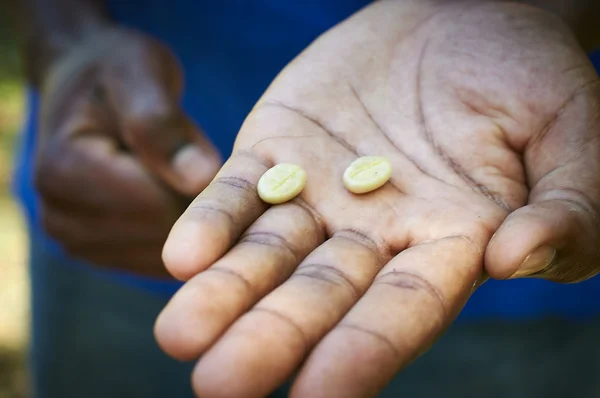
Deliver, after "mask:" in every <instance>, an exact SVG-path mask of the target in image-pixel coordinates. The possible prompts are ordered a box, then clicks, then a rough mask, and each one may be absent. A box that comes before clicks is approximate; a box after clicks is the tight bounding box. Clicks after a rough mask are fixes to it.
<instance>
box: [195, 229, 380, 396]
mask: <svg viewBox="0 0 600 398" xmlns="http://www.w3.org/2000/svg"><path fill="white" fill-rule="evenodd" d="M382 263H383V260H382V254H381V250H380V248H378V247H377V246H376V245H375V244H374V242H372V241H370V240H369V239H367V238H365V237H363V236H362V235H358V234H356V233H350V232H340V233H338V234H336V235H334V236H333V237H332V238H331V239H330V240H328V241H327V242H326V243H325V244H323V245H321V246H320V247H319V248H318V249H317V250H316V251H314V252H313V253H311V254H310V255H309V256H308V257H307V258H306V259H305V260H304V261H303V262H302V264H301V265H300V266H299V267H298V268H297V269H296V271H295V272H294V273H293V274H292V276H291V277H290V279H288V280H287V281H286V282H285V283H284V284H283V285H281V286H280V287H279V288H277V289H276V290H275V291H273V292H272V293H271V294H269V295H268V296H266V297H265V298H264V299H262V300H261V301H260V302H259V303H258V304H257V305H256V306H255V307H253V308H252V310H251V311H250V312H248V313H247V314H246V315H244V316H243V317H242V318H240V320H239V321H237V322H236V323H235V324H234V325H233V326H232V327H231V328H230V329H229V330H228V331H227V333H226V334H225V335H224V337H222V338H221V339H220V340H219V341H218V342H217V343H216V344H215V345H214V346H213V347H212V348H211V349H210V350H209V351H208V352H207V353H206V354H205V355H204V356H203V357H202V359H201V360H200V362H199V363H198V365H197V366H196V368H195V370H194V374H193V384H194V388H195V391H196V393H197V394H198V396H207V397H210V396H217V395H218V396H227V397H239V396H245V397H264V396H267V395H268V394H269V393H270V392H271V391H273V390H274V389H276V388H277V386H278V385H280V384H281V383H283V382H284V381H285V380H286V379H287V378H288V377H289V376H290V375H291V374H292V372H293V371H294V369H296V368H297V367H298V366H299V364H300V363H301V361H302V360H303V359H304V357H305V356H306V355H307V353H308V350H310V349H311V348H312V347H313V346H314V344H315V343H316V342H317V341H318V340H319V339H320V338H321V337H322V336H323V335H325V333H327V332H328V331H329V330H330V329H331V328H332V327H333V326H334V325H335V324H336V323H337V322H338V321H339V320H340V319H341V318H342V317H343V316H344V314H345V313H346V312H347V311H348V310H349V309H350V308H351V306H352V305H353V304H354V303H355V302H356V301H357V300H358V299H359V298H360V296H361V295H362V294H363V293H364V292H365V290H366V289H367V288H368V286H369V285H370V283H371V282H372V280H373V278H374V277H375V275H376V274H377V272H378V271H379V270H380V269H381V266H382Z"/></svg>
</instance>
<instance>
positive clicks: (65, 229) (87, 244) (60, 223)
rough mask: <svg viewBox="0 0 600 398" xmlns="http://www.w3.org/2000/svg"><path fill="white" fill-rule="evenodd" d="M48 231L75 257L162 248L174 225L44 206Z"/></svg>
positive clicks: (153, 220)
mask: <svg viewBox="0 0 600 398" xmlns="http://www.w3.org/2000/svg"><path fill="white" fill-rule="evenodd" d="M40 213H41V217H42V224H43V226H44V229H45V230H46V231H47V232H48V233H49V235H50V236H52V237H53V238H55V239H57V240H58V241H60V242H61V243H62V244H63V245H64V246H65V247H66V248H67V250H69V252H71V253H80V252H85V251H89V249H90V248H98V247H101V248H107V249H108V248H114V247H116V246H125V245H143V244H150V243H156V242H159V245H160V246H161V247H162V244H163V243H164V241H165V239H166V237H167V234H168V232H169V228H170V223H169V222H167V220H164V221H160V220H157V219H156V218H151V219H150V218H148V217H146V219H141V218H128V217H127V216H126V215H125V216H123V215H122V214H107V215H104V214H93V213H91V214H90V213H89V212H84V211H83V212H82V211H73V210H70V209H68V208H63V207H60V208H57V207H54V206H53V205H52V204H48V203H46V202H44V201H42V203H41V204H40Z"/></svg>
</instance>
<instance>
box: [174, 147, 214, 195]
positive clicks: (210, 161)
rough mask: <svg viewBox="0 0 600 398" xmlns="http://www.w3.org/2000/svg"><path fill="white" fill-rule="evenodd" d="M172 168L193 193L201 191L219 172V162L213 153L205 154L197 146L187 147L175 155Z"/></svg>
mask: <svg viewBox="0 0 600 398" xmlns="http://www.w3.org/2000/svg"><path fill="white" fill-rule="evenodd" d="M173 168H174V169H175V172H177V174H179V175H180V176H181V178H182V179H183V182H184V184H185V185H186V187H187V188H188V189H190V190H191V191H194V190H199V189H203V188H204V186H205V185H207V184H208V183H209V182H210V181H211V180H212V179H213V177H214V176H215V174H216V173H217V171H218V170H219V162H218V160H217V159H216V157H215V155H214V154H213V153H205V152H204V151H202V149H200V148H198V147H197V146H194V145H188V146H186V147H184V148H182V149H180V150H179V151H178V152H177V154H176V155H175V158H174V159H173ZM191 193H195V194H198V193H200V192H191Z"/></svg>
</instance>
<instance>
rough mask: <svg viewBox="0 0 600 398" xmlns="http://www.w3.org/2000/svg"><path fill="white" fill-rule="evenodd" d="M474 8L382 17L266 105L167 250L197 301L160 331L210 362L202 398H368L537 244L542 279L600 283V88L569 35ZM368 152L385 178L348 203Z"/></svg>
mask: <svg viewBox="0 0 600 398" xmlns="http://www.w3.org/2000/svg"><path fill="white" fill-rule="evenodd" d="M477 3H478V4H473V3H463V2H455V3H449V2H444V1H440V2H434V1H416V0H415V1H381V2H377V3H375V4H373V5H372V6H370V7H368V8H366V9H365V10H363V11H361V12H360V13H358V14H356V15H355V16H353V17H352V18H350V19H349V20H347V21H345V22H343V23H341V24H340V25H338V26H337V27H335V28H334V29H333V30H331V31H329V32H327V33H326V34H324V35H323V36H322V37H321V38H319V39H318V40H317V41H316V42H315V43H313V45H311V46H310V47H309V48H308V49H307V50H306V51H304V52H303V53H302V54H300V55H299V56H298V57H297V58H296V59H295V60H294V61H293V62H292V63H290V65H288V66H287V67H286V68H285V69H284V70H283V71H282V73H281V74H280V75H279V76H278V77H277V78H276V79H275V80H274V82H273V83H272V85H271V86H270V87H269V89H268V90H267V91H266V93H265V94H264V96H263V97H262V98H261V100H260V101H259V102H258V103H257V105H256V107H255V108H254V109H253V111H252V112H251V113H250V115H249V116H248V118H247V120H246V121H245V123H244V125H243V127H242V129H241V131H240V133H239V136H238V139H237V141H236V145H235V150H234V154H233V155H232V157H231V158H230V159H229V160H228V161H227V162H226V163H225V165H224V166H223V168H222V169H221V170H220V172H219V174H218V175H217V178H216V179H215V180H214V181H213V182H212V183H211V184H210V185H209V186H208V188H207V189H206V190H204V191H203V192H202V194H200V195H199V196H198V197H197V198H196V199H195V201H194V202H193V203H192V205H191V206H190V207H189V208H188V209H187V211H186V212H185V213H184V214H183V216H182V217H181V218H180V219H179V220H178V221H177V223H176V224H175V226H174V228H173V229H172V231H171V234H170V236H169V239H168V240H167V243H166V245H165V248H164V251H163V258H164V260H165V264H166V266H167V268H168V269H169V271H170V272H171V273H172V274H173V275H174V276H176V277H177V278H180V279H182V280H187V283H186V284H185V285H184V286H183V287H182V288H181V289H180V291H179V292H178V293H177V294H176V295H175V296H174V298H173V299H172V300H171V302H170V303H169V304H168V305H167V307H166V308H165V310H164V311H163V313H162V314H161V315H160V317H159V318H158V320H157V323H156V328H155V333H156V337H157V340H158V342H159V344H160V345H161V347H162V348H163V349H164V350H165V351H166V352H167V353H169V354H170V355H172V356H173V357H175V358H178V359H182V360H183V359H186V360H190V359H197V358H200V357H201V359H200V360H199V361H198V364H197V366H196V369H195V371H194V373H193V375H192V383H193V386H194V389H195V391H196V393H197V394H198V395H199V396H201V397H241V396H243V397H263V396H265V395H266V394H268V393H269V392H270V391H272V390H274V389H275V388H276V387H277V386H278V385H280V384H281V383H283V382H284V381H285V380H286V379H287V378H289V377H291V376H292V374H296V380H295V383H294V386H293V389H292V393H291V396H292V397H307V396H310V397H368V396H375V395H376V394H377V392H378V391H380V389H381V388H383V387H384V386H385V384H386V383H387V382H388V381H389V380H390V378H392V377H393V376H394V374H396V373H397V372H398V371H400V370H401V369H402V368H403V367H404V366H406V365H407V364H408V363H410V362H411V361H412V360H414V359H415V358H416V357H418V356H419V355H420V354H422V353H423V352H425V351H426V350H427V349H428V348H429V347H430V346H431V344H433V342H434V341H435V339H436V338H437V337H438V336H439V335H440V334H441V333H443V331H444V330H445V328H446V327H447V326H448V325H449V324H450V323H451V322H452V321H453V320H454V318H455V317H456V315H457V314H458V312H459V311H460V309H461V308H462V307H463V305H464V303H465V302H466V301H467V300H468V298H469V296H470V295H471V293H472V291H473V290H474V288H476V286H478V285H479V284H481V283H482V282H483V281H484V280H485V279H486V274H489V275H491V276H492V277H494V278H499V279H504V278H509V277H511V275H513V274H515V272H517V271H519V270H520V271H523V269H522V268H521V266H520V264H521V263H522V262H523V261H524V260H525V259H526V258H527V257H528V256H530V255H532V253H534V252H536V250H537V249H538V248H540V247H542V248H543V249H542V250H541V253H542V254H541V255H540V254H539V253H540V252H537V253H536V254H535V255H532V256H531V257H529V259H534V260H535V264H532V263H531V261H529V264H528V267H529V269H528V271H527V275H531V273H536V276H537V277H542V278H547V279H550V280H554V281H558V282H563V283H566V282H575V281H579V280H583V279H586V278H589V277H591V276H593V275H595V274H596V273H597V272H598V264H599V261H598V260H599V259H600V256H599V253H598V245H597V242H598V237H599V227H598V221H597V220H598V210H599V208H600V207H599V206H600V203H599V201H600V181H599V178H598V176H600V164H599V162H598V159H599V158H600V141H599V138H600V126H599V124H598V121H599V105H598V104H599V103H600V85H599V84H598V76H597V75H596V73H595V71H594V70H593V67H592V65H591V64H590V62H589V60H588V59H587V57H586V54H585V52H584V51H583V50H582V49H581V47H580V45H579V44H578V43H577V41H576V39H575V37H574V36H573V35H572V34H571V33H570V31H569V30H568V28H567V27H566V25H564V24H563V23H562V22H561V21H560V20H559V19H558V18H556V17H554V16H552V15H550V14H546V13H545V12H542V11H540V10H538V9H535V8H532V7H529V6H524V5H520V4H516V3H498V2H494V3H490V4H488V3H482V2H477ZM372 154H377V155H381V156H385V157H386V158H387V159H389V160H390V162H391V163H392V165H393V174H392V177H391V180H390V181H389V182H388V183H387V184H386V185H385V186H383V187H382V188H381V189H378V190H377V191H374V192H371V193H368V194H365V195H353V194H351V193H349V192H348V191H347V190H346V189H345V188H344V186H343V183H342V178H341V177H342V175H343V172H344V170H345V168H346V167H347V166H348V164H350V163H351V162H352V161H353V160H354V159H355V158H356V157H358V156H362V155H372ZM281 162H289V163H294V164H298V165H299V166H301V167H302V168H303V169H304V170H306V173H307V185H306V187H305V189H304V190H303V191H302V193H301V194H300V195H299V196H298V197H297V198H295V199H294V200H292V201H291V202H288V203H286V204H283V205H278V206H272V207H268V206H267V205H266V204H264V203H263V202H261V201H260V199H259V198H258V195H257V192H256V183H257V181H258V179H259V178H260V176H261V175H262V174H263V173H264V172H265V171H266V170H267V169H268V168H269V167H271V166H272V165H274V164H276V163H281ZM323 187H327V188H326V189H323ZM546 247H550V249H546ZM555 252H556V256H555V257H554V261H553V262H552V263H551V264H550V266H549V267H546V265H547V264H548V262H549V261H550V260H551V258H549V257H551V256H552V254H554V253H555Z"/></svg>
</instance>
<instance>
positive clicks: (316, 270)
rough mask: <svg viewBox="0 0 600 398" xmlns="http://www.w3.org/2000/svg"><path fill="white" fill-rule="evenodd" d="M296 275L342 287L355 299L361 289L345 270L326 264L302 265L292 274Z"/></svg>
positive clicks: (334, 286)
mask: <svg viewBox="0 0 600 398" xmlns="http://www.w3.org/2000/svg"><path fill="white" fill-rule="evenodd" d="M298 277H303V278H310V279H313V280H317V281H321V282H324V283H325V284H327V285H331V286H332V287H333V288H339V287H341V288H344V289H346V290H348V292H349V293H350V294H351V295H352V296H353V297H354V298H356V299H358V298H359V297H360V295H361V292H362V290H363V289H360V288H359V287H358V285H357V284H356V283H355V282H354V281H353V280H352V279H351V278H350V277H349V276H348V275H347V274H346V273H345V272H343V271H342V270H340V269H338V268H336V267H334V266H331V265H327V264H306V265H302V266H300V267H299V268H298V269H297V271H296V272H294V273H293V274H292V278H298Z"/></svg>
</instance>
